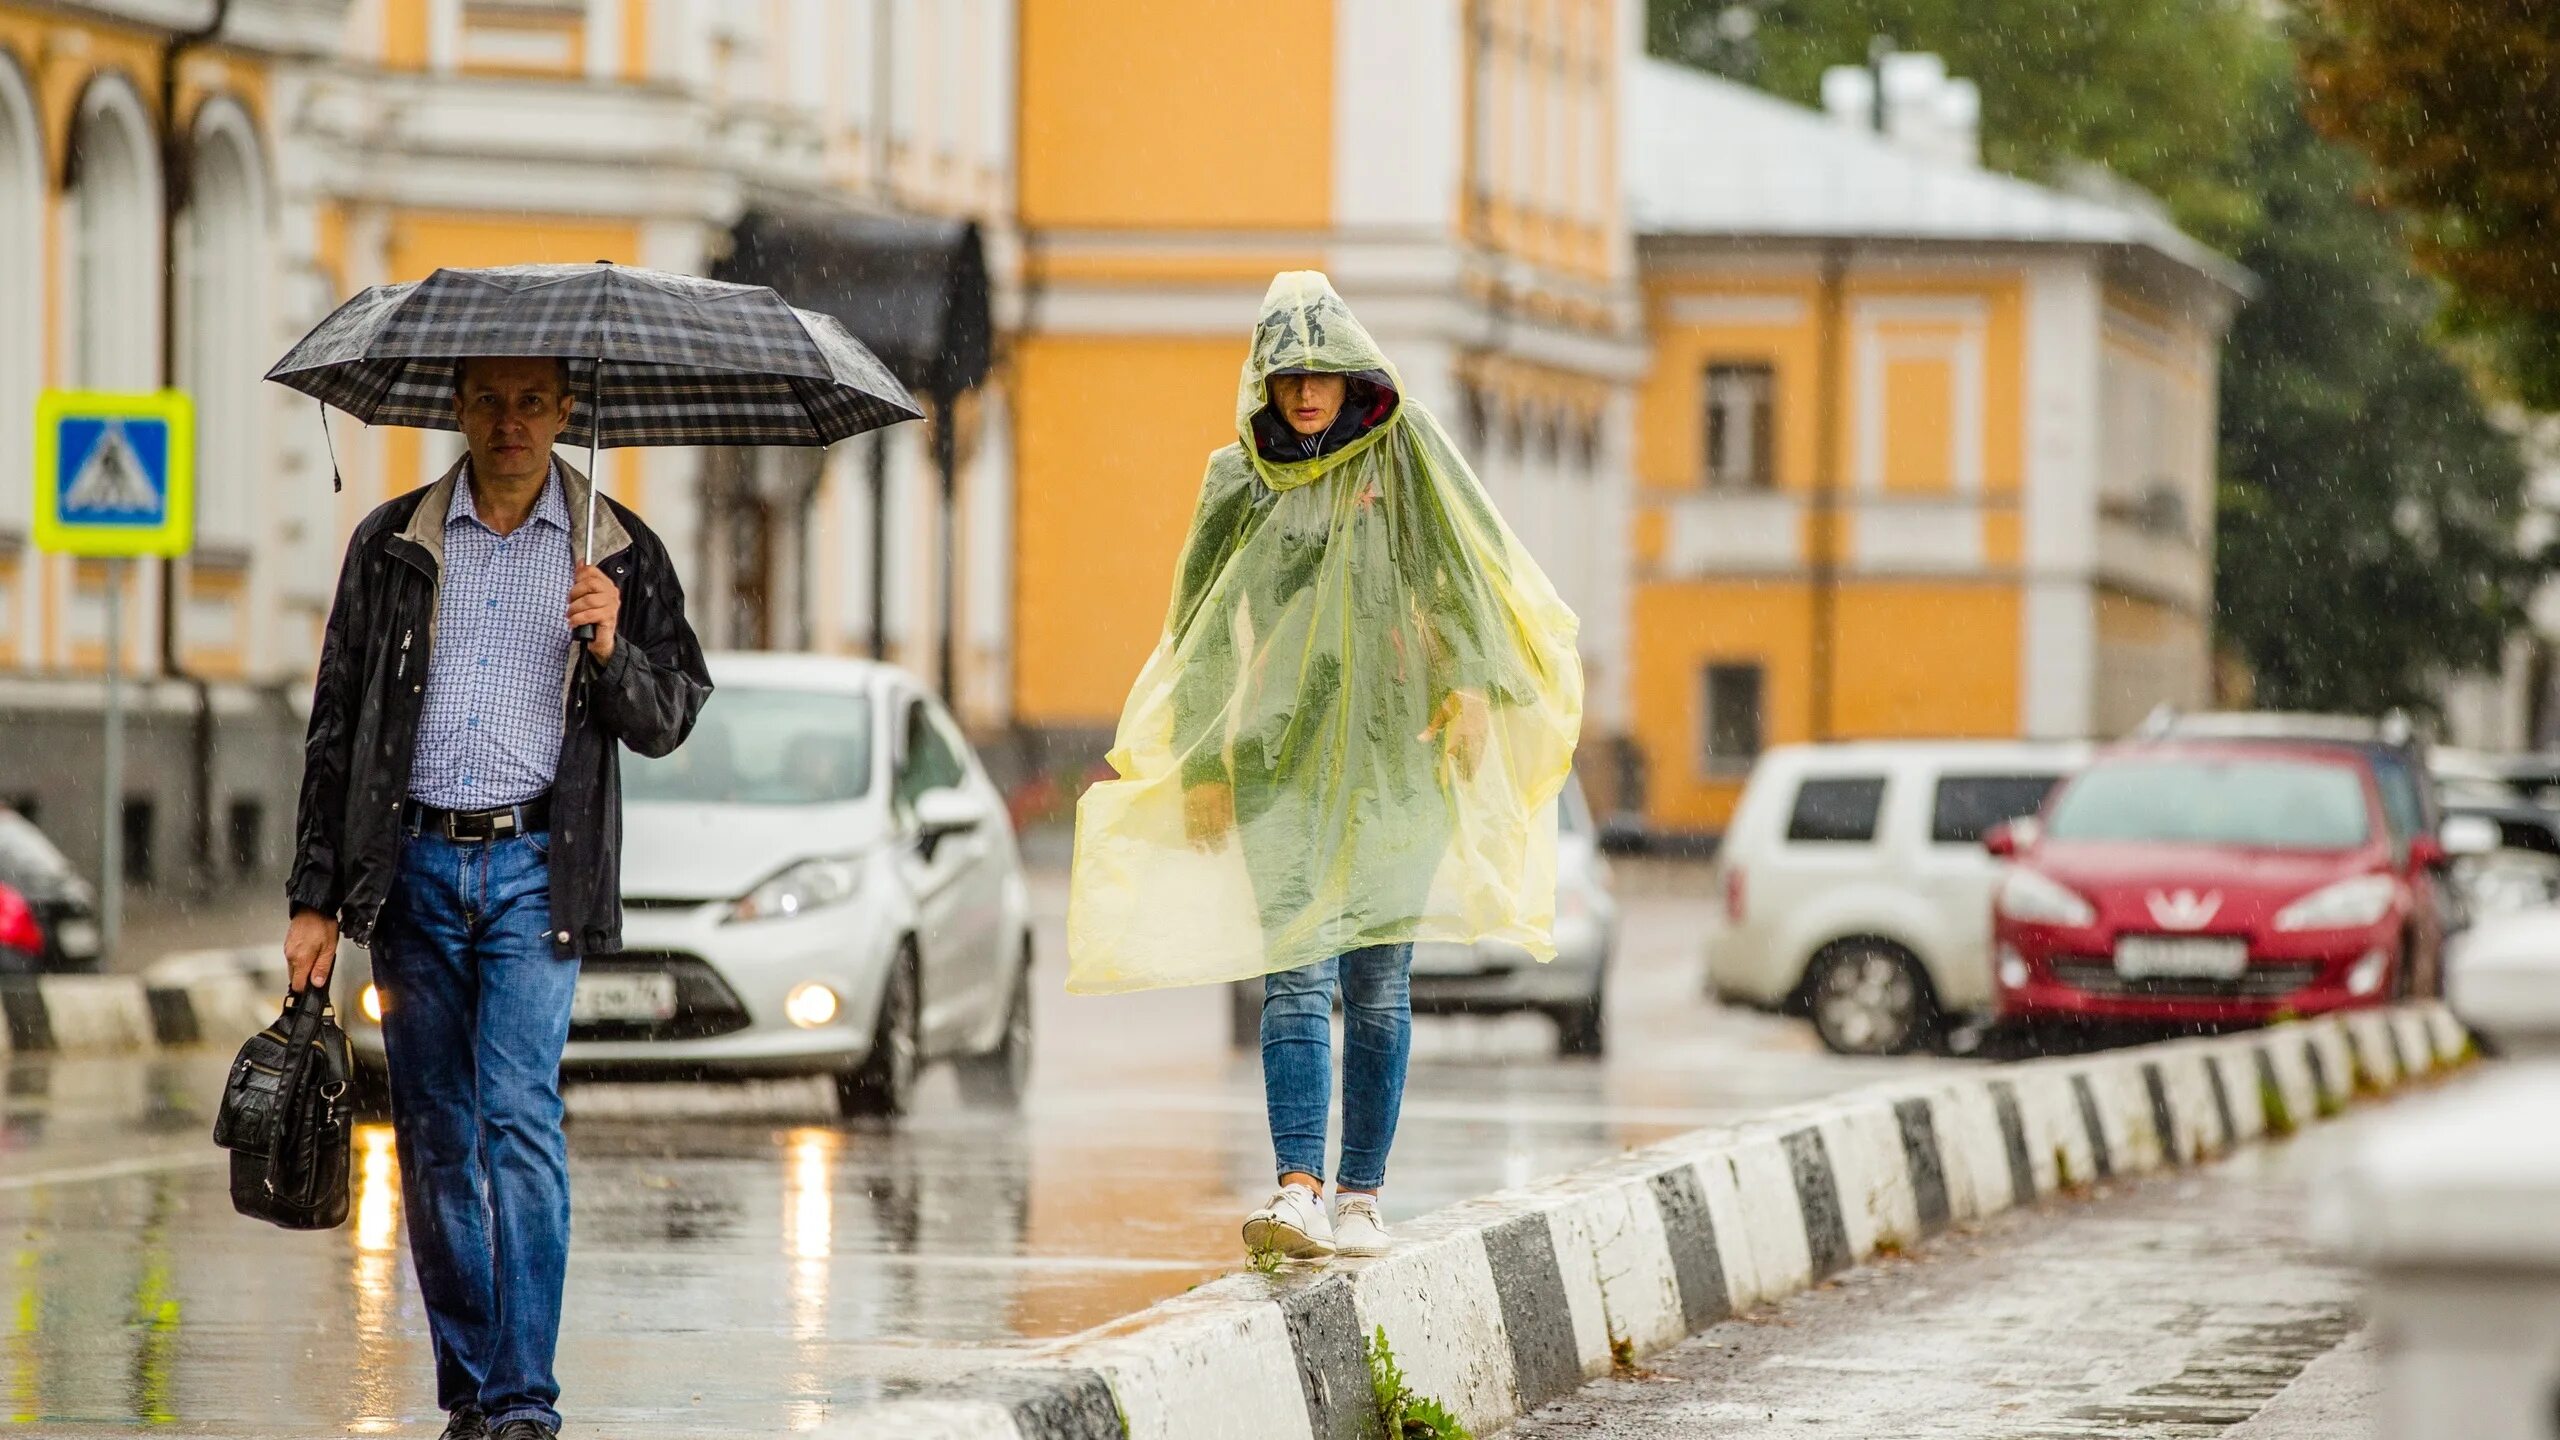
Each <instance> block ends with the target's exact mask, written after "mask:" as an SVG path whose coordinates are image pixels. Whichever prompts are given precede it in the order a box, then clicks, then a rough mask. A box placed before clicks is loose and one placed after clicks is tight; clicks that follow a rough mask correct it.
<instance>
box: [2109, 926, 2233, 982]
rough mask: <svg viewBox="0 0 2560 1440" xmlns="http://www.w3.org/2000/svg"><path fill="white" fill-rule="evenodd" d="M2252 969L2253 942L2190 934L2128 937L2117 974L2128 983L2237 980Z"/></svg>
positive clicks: (2120, 946)
mask: <svg viewBox="0 0 2560 1440" xmlns="http://www.w3.org/2000/svg"><path fill="white" fill-rule="evenodd" d="M2248 969H2249V942H2248V941H2246V940H2239V939H2218V938H2210V937H2205V936H2190V935H2125V936H2120V937H2118V939H2117V940H2116V973H2117V974H2118V975H2121V976H2123V977H2124V978H2125V979H2127V980H2157V979H2172V978H2174V979H2180V980H2237V979H2239V978H2240V977H2241V976H2242V975H2243V974H2246V973H2247V972H2248Z"/></svg>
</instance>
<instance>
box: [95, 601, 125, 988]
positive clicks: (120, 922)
mask: <svg viewBox="0 0 2560 1440" xmlns="http://www.w3.org/2000/svg"><path fill="white" fill-rule="evenodd" d="M124 583H125V562H124V561H122V560H110V561H108V562H107V757H106V766H105V769H106V790H107V794H106V802H105V803H104V804H103V805H101V806H100V807H99V809H98V813H99V815H100V816H101V817H103V819H102V824H101V827H100V828H101V829H102V830H103V831H104V832H105V835H106V846H105V851H106V853H105V854H103V855H102V856H100V857H99V864H98V875H99V877H100V882H99V886H98V929H99V933H100V936H101V938H102V940H103V942H104V948H105V951H106V954H107V956H108V958H109V959H110V961H112V960H113V959H114V958H115V956H116V942H117V940H118V939H119V937H120V936H121V934H122V932H123V930H124Z"/></svg>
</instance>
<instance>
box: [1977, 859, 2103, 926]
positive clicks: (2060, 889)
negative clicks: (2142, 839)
mask: <svg viewBox="0 0 2560 1440" xmlns="http://www.w3.org/2000/svg"><path fill="white" fill-rule="evenodd" d="M1999 909H2000V913H2001V914H2003V915H2006V916H2008V917H2009V918H2010V919H2012V920H2023V921H2025V922H2027V923H2028V924H2030V925H2089V924H2094V923H2095V922H2096V921H2097V918H2098V911H2097V907H2096V906H2093V905H2091V904H2090V903H2089V902H2088V901H2086V900H2083V899H2081V898H2080V896H2079V895H2077V894H2075V893H2073V892H2072V890H2071V889H2070V887H2068V886H2066V885H2064V884H2062V883H2061V882H2060V881H2057V880H2048V879H2046V878H2045V877H2044V876H2042V875H2039V874H2037V873H2036V872H2035V871H2033V870H2012V871H2010V872H2009V877H2008V878H2007V879H2005V880H2003V881H2001V882H2000V899H1999Z"/></svg>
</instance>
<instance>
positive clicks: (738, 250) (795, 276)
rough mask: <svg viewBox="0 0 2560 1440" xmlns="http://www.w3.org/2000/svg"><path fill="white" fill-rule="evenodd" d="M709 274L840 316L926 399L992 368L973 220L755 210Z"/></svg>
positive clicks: (982, 262) (982, 266) (983, 268)
mask: <svg viewBox="0 0 2560 1440" xmlns="http://www.w3.org/2000/svg"><path fill="white" fill-rule="evenodd" d="M711 273H712V277H713V278H714V279H719V280H734V281H739V282H742V283H745V284H750V285H770V286H772V287H773V288H774V289H776V290H779V291H781V292H782V298H784V299H785V300H788V301H790V302H791V303H792V304H794V305H797V306H800V307H801V308H802V309H805V310H816V311H820V312H822V313H824V314H828V315H832V316H834V317H835V318H836V319H837V320H839V321H842V322H843V324H844V328H846V329H847V330H850V331H852V332H853V336H854V338H855V339H857V340H860V341H861V342H862V343H863V344H865V345H868V346H870V347H871V350H872V353H874V354H876V355H878V356H879V357H880V359H881V360H882V361H883V362H884V363H886V364H887V365H888V367H889V369H890V371H891V372H892V373H894V374H895V375H896V376H897V377H898V379H899V380H901V381H903V382H905V384H906V386H907V388H909V389H911V390H914V391H916V392H918V393H919V394H926V395H956V394H958V393H959V392H961V391H963V390H967V389H969V388H971V387H972V386H975V385H976V384H977V383H978V382H979V381H981V380H984V379H985V378H986V375H987V367H988V366H989V365H990V364H991V363H993V359H994V334H995V326H994V322H993V319H992V317H991V316H990V315H989V314H988V309H987V260H986V253H985V251H984V250H983V249H982V248H981V247H980V245H979V241H978V227H977V224H976V223H975V222H974V221H968V220H930V219H921V218H914V217H907V216H888V215H841V214H839V215H813V214H807V213H791V214H784V213H781V212H777V211H771V210H750V211H748V212H747V213H746V215H745V216H744V217H742V218H741V219H740V220H739V221H738V226H737V229H736V230H735V231H733V232H732V234H731V246H730V250H729V256H728V258H727V259H725V260H723V261H721V262H720V263H719V264H718V265H717V266H715V267H713V269H712V272H711Z"/></svg>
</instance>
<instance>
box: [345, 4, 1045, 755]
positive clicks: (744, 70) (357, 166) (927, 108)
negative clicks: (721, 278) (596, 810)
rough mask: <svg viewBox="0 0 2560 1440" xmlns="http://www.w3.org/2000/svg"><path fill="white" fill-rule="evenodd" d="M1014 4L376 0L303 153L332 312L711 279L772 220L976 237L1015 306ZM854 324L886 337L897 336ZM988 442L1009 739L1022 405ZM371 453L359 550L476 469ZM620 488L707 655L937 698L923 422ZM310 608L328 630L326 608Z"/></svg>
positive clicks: (976, 653) (369, 449)
mask: <svg viewBox="0 0 2560 1440" xmlns="http://www.w3.org/2000/svg"><path fill="white" fill-rule="evenodd" d="M1014 8H1015V7H1014V3H1013V0H362V3H359V4H357V5H355V6H354V8H353V9H351V10H350V11H349V13H348V18H347V23H346V27H345V31H344V35H343V39H342V44H341V54H342V61H343V63H342V64H341V65H339V66H337V67H334V68H333V69H331V70H328V71H325V72H317V73H314V74H313V75H312V76H311V77H310V80H309V88H308V90H307V91H306V92H305V94H304V104H303V109H302V112H301V113H302V114H303V116H304V117H305V123H304V124H303V126H302V127H301V128H300V129H299V130H298V131H297V137H296V138H297V141H298V143H300V144H301V145H303V146H304V147H306V149H307V151H308V154H309V157H310V175H311V184H312V195H311V199H312V203H313V205H314V207H315V210H316V213H317V217H318V221H317V223H318V231H319V236H318V241H317V244H316V247H315V254H314V268H315V272H316V277H317V279H318V280H319V282H320V285H319V289H320V292H321V293H322V294H324V295H326V296H327V297H328V298H329V299H330V300H332V301H334V300H336V299H338V298H343V297H344V296H346V295H348V294H351V293H353V292H354V291H356V290H359V289H361V288H363V287H364V286H367V285H373V284H380V283H386V282H393V281H401V280H415V279H418V278H420V277H423V276H424V275H426V274H427V273H429V272H430V271H432V270H434V269H435V268H436V267H438V266H446V265H450V266H476V265H506V264H519V263H533V262H569V263H576V262H584V261H590V260H599V259H602V260H611V261H614V262H616V263H618V264H639V265H647V266H653V267H657V268H662V269H669V270H677V271H685V272H692V273H701V274H708V273H713V272H715V271H716V270H718V269H719V268H720V266H721V264H722V262H723V260H724V258H725V257H726V256H727V255H728V254H729V252H730V249H731V243H732V238H733V235H734V234H735V233H736V232H737V231H738V230H739V228H740V227H741V225H742V223H743V222H744V221H745V220H746V218H747V217H749V216H751V215H753V216H758V217H764V218H767V219H773V218H774V217H780V218H781V219H782V220H785V221H788V222H790V223H791V224H793V225H795V226H797V227H799V228H797V229H796V230H795V231H794V233H793V243H795V244H800V243H806V244H811V245H823V244H824V243H825V241H826V239H827V235H828V229H827V227H828V225H829V224H830V223H831V222H833V221H836V220H845V219H853V218H866V219H883V218H887V219H894V218H897V217H910V218H913V217H953V218H963V219H970V220H975V221H977V222H979V223H980V224H981V225H982V227H983V228H984V231H985V234H986V237H987V238H986V246H987V251H988V255H989V258H990V261H991V262H992V263H993V265H994V267H995V269H996V271H997V285H998V288H999V291H1000V294H1002V295H1005V296H1009V295H1010V287H1011V265H1012V251H1013V247H1012V243H1011V224H1010V220H1009V217H1008V211H1009V208H1010V206H1011V203H1012V198H1013V169H1012V153H1013V140H1014V122H1013V86H1014V66H1013V47H1012V34H1013V24H1014ZM813 258H815V259H817V260H820V261H823V260H824V258H825V257H823V256H821V257H813ZM838 268H839V269H841V268H844V266H842V265H839V267H838ZM747 278H754V279H763V278H766V277H763V276H751V277H747ZM793 298H794V299H798V300H801V301H802V302H803V303H817V302H816V301H815V300H813V299H811V298H810V297H805V296H794V297H793ZM312 318H316V316H315V317H312ZM839 318H841V319H843V320H844V321H845V322H846V323H847V325H848V326H849V327H850V328H852V329H853V331H854V333H855V334H857V335H861V334H864V333H865V331H866V325H867V322H868V321H869V319H870V318H871V317H868V316H863V315H853V314H847V315H842V316H840V317H839ZM307 423H311V424H316V423H317V422H316V421H310V422H307ZM958 423H959V425H960V426H961V427H962V433H961V435H960V437H959V443H958V446H957V450H958V453H959V456H960V462H961V466H962V473H961V476H960V484H959V486H958V490H959V494H958V504H959V508H960V512H961V513H960V523H959V532H960V535H961V544H960V550H959V560H960V566H959V575H958V583H957V585H955V587H954V588H955V591H956V598H957V607H956V608H957V611H958V615H959V624H960V626H961V627H962V630H963V633H962V635H961V636H960V637H959V639H960V643H959V644H958V645H957V646H956V647H955V648H956V650H957V652H958V653H957V655H956V657H955V658H956V659H957V661H958V679H959V683H958V685H957V686H956V688H957V689H958V691H959V692H960V701H961V705H962V713H963V714H964V716H966V717H967V718H969V719H970V720H971V721H972V722H973V724H975V725H978V726H984V725H987V724H990V723H993V722H995V721H997V720H1000V719H1001V718H1002V715H1001V712H1000V710H999V709H998V708H997V707H998V706H1000V703H1001V684H1002V681H1003V679H1004V677H1005V674H1006V671H1007V666H1006V661H1005V655H1004V649H1003V643H1004V637H1003V630H1002V625H1001V623H1000V622H1001V619H1002V618H1003V616H1004V615H1005V613H1006V602H1005V599H1004V597H1005V595H1006V593H1007V592H1006V590H1005V588H1004V584H1005V569H1006V567H1005V565H1004V563H1003V546H1004V544H1005V540H1006V536H1007V534H1008V530H1007V521H1008V520H1009V518H1010V510H1011V498H1010V489H1009V480H1010V475H1011V464H1010V440H1009V436H1008V430H1009V420H1008V418H1007V409H1006V406H1005V403H1004V397H1003V394H1002V386H1001V382H1000V381H999V382H998V383H997V384H995V385H992V386H989V387H985V388H982V389H981V390H980V391H979V392H977V393H976V394H974V395H973V396H971V397H970V398H969V400H968V403H966V404H965V405H963V406H962V407H960V409H959V415H958ZM341 429H342V433H341V446H340V452H339V453H340V456H341V458H342V460H344V462H345V464H346V467H347V472H348V476H349V484H348V488H347V493H346V495H345V496H344V497H343V499H342V501H341V502H340V505H339V513H338V516H337V521H338V525H337V531H338V533H340V534H343V533H345V530H346V529H347V528H348V527H349V526H351V525H352V524H353V523H354V520H355V519H356V518H357V517H358V516H360V515H361V514H363V512H364V511H365V510H366V509H368V508H370V507H371V506H373V505H375V504H377V503H379V502H380V501H382V500H383V499H385V498H387V497H389V496H391V495H395V494H398V493H400V492H402V491H404V490H407V489H409V488H412V487H414V486H416V485H419V484H422V483H424V482H425V481H427V480H429V479H432V478H433V476H434V474H435V473H436V472H438V471H440V470H441V469H442V468H443V467H444V465H445V464H447V463H449V461H450V458H451V457H452V456H453V455H454V454H456V453H458V449H457V446H458V442H457V441H456V440H455V438H454V437H452V436H449V435H441V434H432V433H422V432H418V431H406V430H384V431H380V432H372V433H366V432H362V431H360V430H359V429H358V427H355V426H352V425H343V426H342V427H341ZM316 438H317V437H316V435H315V436H314V439H316ZM580 463H584V462H583V457H581V461H580ZM599 469H600V471H601V477H600V478H601V479H602V480H603V481H604V483H605V484H606V485H607V486H608V487H610V490H611V493H614V494H616V495H618V496H620V497H622V498H623V499H625V500H627V501H629V502H630V503H632V504H634V505H635V506H636V507H638V508H639V509H640V510H641V512H642V514H643V515H644V516H645V517H646V518H647V519H648V520H649V522H650V523H651V524H652V525H653V526H654V527H656V528H657V529H658V530H659V531H660V533H661V534H662V535H663V536H664V537H665V538H666V540H667V542H668V545H669V548H670V550H671V552H672V553H673V554H674V555H675V557H676V559H677V563H678V565H679V567H680V568H681V570H682V572H683V574H684V578H685V581H686V585H687V588H688V592H689V593H688V598H689V601H690V607H691V609H692V611H693V616H694V622H695V626H696V628H697V629H698V630H699V631H700V632H701V634H702V636H703V638H704V641H705V643H706V644H708V645H711V646H713V647H726V648H742V649H764V648H776V649H804V648H805V649H812V650H821V651H838V652H847V651H860V650H866V649H868V648H869V647H870V645H871V643H872V641H873V639H874V638H875V635H876V636H877V637H878V638H880V639H882V640H884V641H885V642H886V646H887V649H888V652H889V654H890V657H891V658H893V659H896V660H900V661H903V662H905V663H907V664H909V665H912V666H915V667H916V668H918V669H919V670H921V671H923V672H925V673H926V674H927V675H931V673H932V670H933V661H934V658H935V656H936V655H937V653H938V651H939V648H940V638H941V637H940V634H939V629H940V613H939V608H938V604H937V600H938V597H939V593H940V585H941V575H940V570H941V560H940V555H941V546H940V537H939V524H938V520H939V507H940V498H939V481H938V480H937V479H936V477H935V476H934V475H933V473H932V468H931V464H930V460H929V455H928V446H927V436H926V427H925V426H922V425H908V426H902V427H899V428H898V429H896V430H895V431H892V432H891V433H890V434H889V435H888V436H886V437H885V439H884V443H883V444H882V445H881V447H880V448H879V449H878V450H877V451H875V450H874V449H873V447H871V446H870V445H868V444H857V445H843V446H837V447H835V448H834V449H833V450H831V451H829V452H826V453H825V454H824V455H823V456H822V455H820V454H817V453H813V452H800V453H794V452H784V451H768V452H728V453H721V454H708V453H703V452H698V451H691V450H629V451H608V452H606V453H605V454H604V455H603V456H602V457H601V458H600V464H599ZM875 486H876V487H878V490H879V492H880V493H879V494H878V495H876V496H875V494H874V488H875ZM875 528H878V529H880V530H881V532H882V533H881V534H879V536H878V537H877V540H878V543H877V544H875V543H874V539H875V537H874V534H873V531H874V530H875ZM875 557H877V559H878V561H879V562H880V565H881V568H882V571H883V573H880V574H878V575H876V576H875V575H874V573H873V569H874V563H875ZM327 568H328V566H327V564H326V563H325V562H321V563H319V564H318V565H317V566H316V570H315V572H313V573H323V574H325V572H326V570H327ZM302 599H303V602H304V603H303V608H302V610H301V611H300V619H301V622H302V623H303V624H305V625H308V626H312V627H313V628H314V633H316V622H317V619H318V617H319V614H320V610H321V607H322V606H323V605H325V602H326V596H325V594H324V593H319V592H317V591H315V592H314V593H311V594H309V595H307V596H304V597H302ZM875 611H878V612H880V613H878V614H877V615H875Z"/></svg>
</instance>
